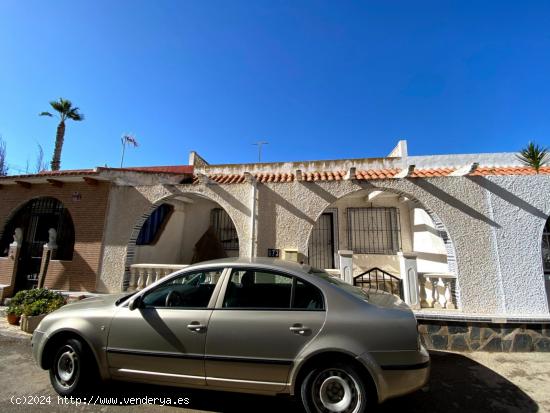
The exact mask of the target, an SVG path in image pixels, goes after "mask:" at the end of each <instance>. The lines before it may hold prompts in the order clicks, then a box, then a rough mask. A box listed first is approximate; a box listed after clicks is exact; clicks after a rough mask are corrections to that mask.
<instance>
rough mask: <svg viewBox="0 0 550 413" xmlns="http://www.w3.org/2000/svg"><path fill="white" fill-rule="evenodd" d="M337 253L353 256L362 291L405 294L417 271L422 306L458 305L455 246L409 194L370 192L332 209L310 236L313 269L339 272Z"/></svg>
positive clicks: (350, 196)
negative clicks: (364, 288)
mask: <svg viewBox="0 0 550 413" xmlns="http://www.w3.org/2000/svg"><path fill="white" fill-rule="evenodd" d="M338 250H347V251H352V252H353V276H354V277H358V278H357V279H358V281H360V282H361V283H364V284H363V285H369V286H372V285H377V286H378V287H380V288H383V289H386V291H391V292H396V291H399V289H400V288H401V291H403V290H402V288H403V282H402V281H403V278H404V277H407V276H409V275H408V274H410V272H409V270H410V266H412V267H413V269H414V272H415V275H414V278H415V279H414V283H413V284H414V285H415V286H416V285H417V284H418V286H419V287H418V297H417V301H418V306H421V307H435V308H440V307H443V308H456V307H457V305H458V301H459V297H458V285H457V271H456V263H455V254H454V247H453V244H452V242H451V240H450V238H449V236H448V234H447V231H446V229H445V227H444V225H443V223H442V222H441V221H440V220H439V218H438V217H437V216H436V215H435V214H434V213H433V212H432V211H430V210H429V209H427V208H425V207H424V206H423V205H422V204H421V203H420V202H419V201H417V200H415V199H414V198H412V197H411V196H410V195H408V194H404V193H401V192H397V191H394V190H388V189H384V188H372V187H371V188H368V189H362V190H358V191H356V192H352V193H350V194H347V195H345V196H343V197H340V198H339V199H337V200H336V201H334V202H333V203H332V204H330V205H329V206H328V207H327V208H326V209H325V210H324V211H323V212H322V214H321V215H320V216H319V217H318V218H317V220H316V222H315V224H314V226H313V228H312V230H311V233H310V236H309V241H308V259H309V264H310V265H312V266H314V267H318V268H323V269H334V270H337V269H339V255H338ZM334 272H335V273H337V271H334ZM370 280H373V281H372V282H371V281H370ZM408 285H410V283H409V284H408ZM415 290H416V287H415ZM407 294H409V295H416V294H417V293H416V292H412V293H411V292H410V291H409V292H407ZM449 294H450V295H451V296H449ZM401 295H406V294H404V292H402V294H401ZM445 295H447V296H445Z"/></svg>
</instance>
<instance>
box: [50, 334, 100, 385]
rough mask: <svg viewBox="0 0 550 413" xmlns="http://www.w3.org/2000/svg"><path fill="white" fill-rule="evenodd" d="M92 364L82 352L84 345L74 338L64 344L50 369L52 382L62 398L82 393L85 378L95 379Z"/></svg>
mask: <svg viewBox="0 0 550 413" xmlns="http://www.w3.org/2000/svg"><path fill="white" fill-rule="evenodd" d="M94 374H95V371H94V369H93V365H92V363H91V362H90V361H89V359H88V358H87V357H86V356H85V355H84V352H83V351H82V343H81V342H80V341H79V340H77V339H74V338H71V339H69V340H67V341H65V342H63V343H62V344H61V345H60V346H59V348H58V350H57V352H56V353H55V357H54V359H53V361H52V365H51V367H50V381H51V383H52V386H53V388H54V389H55V391H56V392H57V393H58V394H60V395H61V396H71V395H75V394H78V393H80V392H81V391H82V389H83V387H84V384H85V382H86V381H88V380H85V377H88V379H89V378H91V377H94Z"/></svg>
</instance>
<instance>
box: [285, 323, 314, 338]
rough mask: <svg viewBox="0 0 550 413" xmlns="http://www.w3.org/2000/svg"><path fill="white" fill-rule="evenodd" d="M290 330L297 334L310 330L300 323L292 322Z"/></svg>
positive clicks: (303, 333)
mask: <svg viewBox="0 0 550 413" xmlns="http://www.w3.org/2000/svg"><path fill="white" fill-rule="evenodd" d="M290 331H291V332H293V333H294V334H299V335H302V336H303V335H306V334H307V333H309V332H311V330H310V329H309V328H307V327H306V326H303V325H301V324H294V325H293V326H292V327H290Z"/></svg>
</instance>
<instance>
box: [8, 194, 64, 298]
mask: <svg viewBox="0 0 550 413" xmlns="http://www.w3.org/2000/svg"><path fill="white" fill-rule="evenodd" d="M17 228H19V229H21V236H22V238H21V250H20V253H19V262H18V266H17V274H16V277H15V285H14V293H16V292H17V291H19V290H23V289H30V288H34V287H36V285H37V283H38V273H39V271H40V263H41V261H42V252H43V248H44V244H46V243H47V242H48V241H49V240H50V229H52V228H53V229H54V230H55V234H56V237H55V241H56V243H57V249H56V250H55V252H54V255H53V256H52V258H53V259H57V260H71V259H72V257H73V250H74V242H75V232H74V224H73V220H72V218H71V215H70V213H69V211H68V210H67V208H65V206H64V205H63V203H61V201H59V200H58V199H56V198H51V197H41V198H35V199H32V200H30V201H28V202H27V203H25V204H24V205H22V206H21V207H19V208H18V209H17V210H16V211H15V212H14V213H13V214H12V216H11V218H10V219H9V220H8V221H7V223H6V225H5V227H4V230H3V231H2V236H1V238H0V252H1V254H2V256H7V255H8V252H9V247H10V244H11V243H12V242H13V241H14V233H15V232H16V229H17Z"/></svg>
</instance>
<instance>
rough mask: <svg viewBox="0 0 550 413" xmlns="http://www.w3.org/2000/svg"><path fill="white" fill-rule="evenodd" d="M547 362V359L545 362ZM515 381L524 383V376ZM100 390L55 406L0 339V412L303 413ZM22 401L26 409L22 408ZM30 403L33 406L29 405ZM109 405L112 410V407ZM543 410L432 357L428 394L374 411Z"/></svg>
mask: <svg viewBox="0 0 550 413" xmlns="http://www.w3.org/2000/svg"><path fill="white" fill-rule="evenodd" d="M505 356H506V357H509V358H510V359H512V358H513V357H514V355H513V354H512V355H505ZM499 357H501V356H499ZM503 360H504V359H503ZM549 361H550V358H548V357H547V358H546V359H545V361H544V362H545V363H548V362H549ZM518 364H520V362H518ZM518 367H519V366H518ZM515 371H516V372H517V371H518V370H517V369H516V370H515ZM521 371H524V370H521ZM519 376H521V377H524V378H525V374H523V376H522V374H519ZM519 376H518V377H519ZM539 376H540V375H539ZM542 376H544V374H543V375H542ZM538 378H540V377H538ZM527 379H529V380H530V379H531V378H530V377H527ZM539 384H540V386H543V388H546V389H549V388H550V377H549V375H548V374H546V376H545V377H543V378H542V382H541V383H539ZM104 387H105V388H103V389H101V390H98V393H97V394H96V395H94V396H96V397H98V398H101V399H96V400H95V402H96V404H95V405H93V404H92V405H90V404H81V405H76V404H75V402H74V401H73V403H71V402H70V401H64V400H59V399H58V397H57V395H56V394H55V393H54V391H53V390H52V388H51V386H50V383H49V378H48V373H47V372H46V371H43V370H41V369H40V368H39V367H37V366H35V364H34V362H33V360H32V356H31V349H30V341H29V339H28V338H27V337H21V336H13V335H2V334H1V333H0V412H28V411H31V410H32V411H33V412H75V411H76V412H106V413H109V412H181V413H184V412H239V413H246V412H251V413H252V412H254V413H256V412H265V413H270V412H285V413H292V412H302V411H303V410H302V409H301V407H300V404H299V403H298V402H297V401H295V400H293V399H291V398H287V397H260V396H251V395H241V394H234V393H222V392H213V391H202V390H201V391H196V390H187V389H178V388H164V387H157V386H153V385H137V384H127V383H109V384H108V385H107V386H104ZM132 397H134V398H143V397H151V398H154V397H156V398H157V400H156V401H155V403H153V404H139V403H138V404H135V401H134V402H130V403H128V400H124V399H123V398H127V399H128V398H132ZM25 398H26V400H27V403H24V400H25ZM168 399H170V400H171V401H173V402H176V401H179V402H180V403H181V404H180V405H179V406H177V407H174V406H170V407H169V406H166V405H165V406H163V405H162V404H163V402H164V404H167V403H166V402H167V400H168ZM178 399H179V400H178ZM186 399H187V400H186ZM29 400H31V401H33V402H34V403H35V404H32V405H30V404H28V401H29ZM186 401H187V402H188V403H186ZM113 402H114V403H116V405H112V404H111V403H113ZM36 403H42V404H36ZM548 408H550V405H547V404H546V402H545V403H544V406H542V405H541V406H539V405H537V403H536V402H535V401H534V400H533V399H531V397H529V396H528V395H527V394H526V393H524V392H523V391H522V390H521V389H520V388H519V387H518V386H517V385H516V384H514V383H512V382H511V381H510V380H508V379H507V378H505V377H503V376H502V375H500V374H498V373H496V372H495V371H494V370H492V369H489V368H487V367H485V366H484V365H483V364H479V363H477V362H476V361H473V360H472V359H471V358H469V357H465V356H463V355H459V354H453V353H439V352H438V353H432V376H431V380H430V383H429V388H428V389H425V390H423V391H419V392H416V393H414V394H411V395H408V396H405V397H401V398H398V399H394V400H389V401H387V402H386V403H384V404H382V405H381V406H380V407H379V408H378V411H379V412H388V413H389V412H395V411H401V412H407V413H409V412H410V413H414V412H422V413H426V412H444V413H454V412H456V413H458V412H460V413H464V412H491V413H496V412H522V413H530V412H543V411H548V410H547V409H548Z"/></svg>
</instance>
